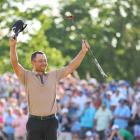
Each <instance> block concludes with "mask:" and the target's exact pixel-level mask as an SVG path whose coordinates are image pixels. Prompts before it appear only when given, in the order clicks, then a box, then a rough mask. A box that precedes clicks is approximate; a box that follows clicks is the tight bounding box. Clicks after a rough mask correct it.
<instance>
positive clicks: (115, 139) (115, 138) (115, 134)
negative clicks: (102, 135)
mask: <svg viewBox="0 0 140 140" xmlns="http://www.w3.org/2000/svg"><path fill="white" fill-rule="evenodd" d="M107 140H124V139H123V137H122V136H121V135H120V134H119V126H118V125H113V126H112V131H111V134H110V136H109V137H108V139H107Z"/></svg>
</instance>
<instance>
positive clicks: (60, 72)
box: [56, 67, 66, 81]
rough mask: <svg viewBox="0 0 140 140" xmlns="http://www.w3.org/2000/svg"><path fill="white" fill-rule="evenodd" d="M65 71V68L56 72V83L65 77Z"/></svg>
mask: <svg viewBox="0 0 140 140" xmlns="http://www.w3.org/2000/svg"><path fill="white" fill-rule="evenodd" d="M65 71H66V67H63V68H61V69H58V70H56V78H57V81H59V80H60V79H62V78H64V77H65V75H64V74H65Z"/></svg>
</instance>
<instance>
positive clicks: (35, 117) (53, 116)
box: [29, 114, 55, 120]
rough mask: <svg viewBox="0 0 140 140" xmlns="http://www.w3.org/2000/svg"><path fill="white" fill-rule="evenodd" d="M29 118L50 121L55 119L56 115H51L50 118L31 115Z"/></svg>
mask: <svg viewBox="0 0 140 140" xmlns="http://www.w3.org/2000/svg"><path fill="white" fill-rule="evenodd" d="M29 118H34V119H38V120H48V119H51V118H55V114H52V115H49V116H36V115H31V114H30V115H29Z"/></svg>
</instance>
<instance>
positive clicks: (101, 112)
mask: <svg viewBox="0 0 140 140" xmlns="http://www.w3.org/2000/svg"><path fill="white" fill-rule="evenodd" d="M112 118H113V116H112V113H111V111H110V110H109V109H107V107H106V104H105V103H104V102H103V103H102V106H101V107H100V108H99V109H98V110H97V112H96V113H95V126H94V128H95V130H96V131H97V133H98V134H99V136H100V140H103V138H104V137H105V135H104V131H105V129H107V128H108V127H109V126H110V125H111V120H112Z"/></svg>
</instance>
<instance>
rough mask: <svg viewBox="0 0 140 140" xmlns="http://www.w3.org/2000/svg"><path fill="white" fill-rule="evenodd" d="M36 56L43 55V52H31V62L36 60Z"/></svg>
mask: <svg viewBox="0 0 140 140" xmlns="http://www.w3.org/2000/svg"><path fill="white" fill-rule="evenodd" d="M37 54H44V52H42V51H35V52H33V53H32V55H31V61H33V60H34V59H35V58H36V55H37Z"/></svg>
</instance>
